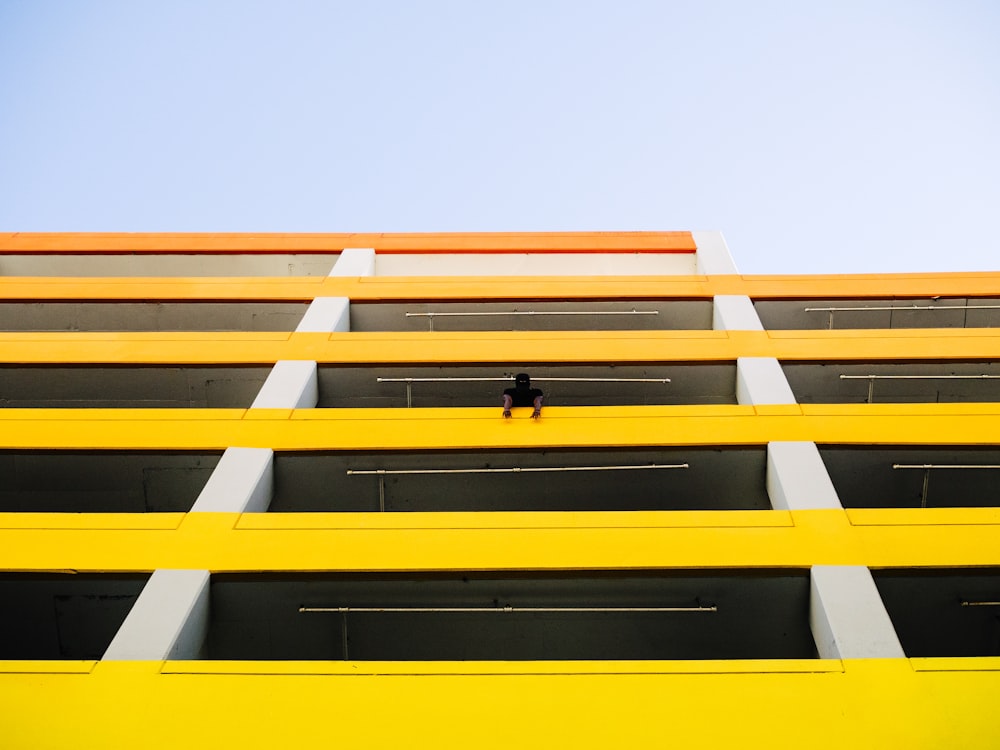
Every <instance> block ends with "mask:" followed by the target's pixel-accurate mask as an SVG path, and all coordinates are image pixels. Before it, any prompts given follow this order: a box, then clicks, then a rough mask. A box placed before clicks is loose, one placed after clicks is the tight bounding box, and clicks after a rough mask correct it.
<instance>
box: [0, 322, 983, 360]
mask: <svg viewBox="0 0 1000 750" xmlns="http://www.w3.org/2000/svg"><path fill="white" fill-rule="evenodd" d="M737 357H776V358H778V359H779V360H788V361H795V360H798V361H801V360H819V361H837V360H843V361H855V360H895V359H993V358H1000V334H998V333H997V331H995V330H993V329H985V328H970V329H957V330H956V329H914V330H893V331H887V330H866V331H770V332H764V331H545V332H543V331H518V332H462V333H444V332H419V333H401V332H382V333H330V334H327V333H290V332H289V333H284V332H273V333H269V332H264V333H260V332H258V333H250V332H231V333H224V332H223V333H220V332H209V333H204V332H171V333H159V332H157V333H132V332H94V333H83V332H81V333H70V332H0V362H8V363H17V364H56V363H65V364H71V363H92V364H93V363H116V364H191V365H194V364H273V363H274V362H277V361H278V360H281V359H310V360H316V361H318V362H324V363H344V364H353V363H386V364H403V363H405V364H419V363H432V364H439V363H445V362H447V363H451V362H456V363H457V362H465V363H475V362H497V361H502V362H523V363H530V362H546V363H559V362H577V363H584V362H594V363H602V362H616V363H627V362H715V361H734V360H735V359H736V358H737Z"/></svg>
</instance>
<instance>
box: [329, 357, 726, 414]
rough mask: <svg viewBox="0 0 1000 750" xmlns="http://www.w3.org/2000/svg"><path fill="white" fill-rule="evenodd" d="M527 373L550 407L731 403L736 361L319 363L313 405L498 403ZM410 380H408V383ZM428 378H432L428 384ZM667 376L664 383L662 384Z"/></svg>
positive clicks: (420, 405) (489, 404)
mask: <svg viewBox="0 0 1000 750" xmlns="http://www.w3.org/2000/svg"><path fill="white" fill-rule="evenodd" d="M518 372H527V373H528V374H529V375H530V376H531V380H532V386H533V387H535V388H540V389H541V390H542V391H544V393H545V404H546V405H549V406H620V405H626V404H627V405H633V404H634V405H645V404H735V403H736V363H735V362H718V363H710V364H693V363H685V362H671V363H654V364H593V365H591V364H580V365H577V364H520V365H516V366H515V365H510V364H477V365H464V364H461V365H449V366H435V365H424V366H406V367H400V366H391V365H375V364H372V365H359V366H354V365H325V364H324V365H320V366H319V406H320V407H357V408H371V407H383V408H405V407H408V406H412V407H415V408H418V407H448V406H462V407H472V406H496V407H498V408H499V406H500V404H501V402H502V399H501V395H502V394H503V391H504V389H505V388H513V387H514V375H516V374H517V373H518ZM407 381H408V382H407ZM428 381H430V382H428ZM663 381H669V382H663Z"/></svg>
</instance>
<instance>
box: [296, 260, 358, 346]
mask: <svg viewBox="0 0 1000 750" xmlns="http://www.w3.org/2000/svg"><path fill="white" fill-rule="evenodd" d="M374 275H375V250H374V249H372V248H370V247H363V248H361V247H354V248H345V249H344V250H343V251H342V252H341V253H340V257H339V258H337V262H336V263H334V264H333V268H332V269H331V270H330V276H374ZM350 330H351V301H350V300H349V299H348V298H347V297H316V298H315V299H314V300H313V301H312V304H311V305H309V309H308V310H306V314H305V315H304V316H303V317H302V320H301V321H299V325H298V327H297V328H296V329H295V332H296V333H346V332H347V331H350Z"/></svg>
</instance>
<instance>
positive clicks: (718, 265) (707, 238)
mask: <svg viewBox="0 0 1000 750" xmlns="http://www.w3.org/2000/svg"><path fill="white" fill-rule="evenodd" d="M691 237H692V238H693V239H694V244H695V246H696V247H697V248H698V249H697V251H696V254H695V271H696V272H697V273H700V274H705V275H713V274H719V275H733V274H736V273H738V271H737V270H736V264H735V263H734V262H733V256H732V254H731V253H730V252H729V246H728V245H726V239H725V238H724V237H723V236H722V232H691Z"/></svg>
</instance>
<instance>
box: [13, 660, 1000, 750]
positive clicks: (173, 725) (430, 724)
mask: <svg viewBox="0 0 1000 750" xmlns="http://www.w3.org/2000/svg"><path fill="white" fill-rule="evenodd" d="M579 664H580V663H579V662H569V663H567V664H566V665H565V666H564V669H566V672H565V673H554V674H549V673H545V672H544V671H539V672H533V671H531V669H530V667H529V668H528V669H527V670H526V671H524V672H513V673H510V674H497V673H488V674H448V673H443V674H433V673H416V674H413V673H410V674H405V673H402V674H401V673H396V672H395V670H387V672H388V673H386V674H372V673H371V670H370V668H366V667H365V666H364V665H360V669H359V670H358V673H352V672H351V671H350V667H351V666H355V665H354V664H352V665H348V669H347V670H344V671H339V672H338V673H336V674H315V673H295V672H294V669H295V668H296V665H295V664H292V665H290V668H291V669H292V670H293V671H291V672H287V673H283V672H282V665H280V664H278V665H262V666H261V673H259V674H247V673H240V672H231V673H226V672H222V673H212V674H197V673H162V672H161V671H160V663H158V662H154V663H147V662H118V663H115V662H102V663H100V664H98V665H97V667H96V668H95V669H94V671H93V673H91V674H87V675H73V674H14V673H8V674H0V704H2V705H3V707H4V710H3V711H2V712H0V737H3V738H4V739H3V743H4V746H5V747H10V748H29V747H30V748H34V749H39V750H46V749H49V748H51V749H56V748H59V749H60V750H61V749H62V748H67V747H100V748H130V749H131V748H135V747H139V746H141V747H143V748H150V749H151V750H156V749H157V748H171V749H173V748H177V747H185V748H222V747H227V748H228V747H248V748H258V747H313V746H317V745H320V746H322V745H326V744H330V743H331V742H334V741H335V744H337V745H338V746H343V747H411V746H413V745H414V744H415V742H417V741H419V739H420V738H433V739H432V740H429V741H431V742H432V744H433V745H434V746H435V747H448V748H451V747H461V748H468V747H470V746H475V747H477V748H504V749H507V748H510V747H511V746H512V745H516V746H518V747H546V748H549V747H556V748H563V747H574V748H590V747H662V746H665V745H669V746H671V747H765V746H766V747H769V748H802V747H810V748H844V747H851V748H892V747H906V748H935V749H936V748H945V747H949V748H950V747H955V748H958V747H961V748H995V747H997V746H998V745H1000V725H998V723H997V721H996V717H995V702H996V696H997V694H998V692H1000V672H997V671H987V670H982V671H917V670H915V669H913V668H912V666H911V664H910V662H909V660H906V659H884V660H883V659H873V660H853V661H852V660H847V661H844V662H843V669H842V671H840V670H835V671H825V670H824V671H819V672H815V673H810V672H799V671H795V670H793V671H788V672H783V671H770V669H771V667H772V665H773V664H774V663H773V662H772V663H768V664H762V665H760V666H758V667H757V668H758V669H760V670H761V671H750V672H743V673H736V672H731V671H725V670H720V671H718V672H705V673H702V672H699V671H697V670H691V671H685V670H680V671H676V672H671V671H664V672H652V673H650V672H646V671H642V670H640V671H634V670H631V669H630V668H629V665H628V664H625V665H623V666H622V671H621V672H617V673H616V672H614V671H598V672H592V671H590V670H588V669H587V668H586V667H585V666H584V667H581V670H580V672H573V671H572V670H573V669H574V668H575V667H577V666H578V665H579ZM673 664H675V663H673ZM818 664H819V665H820V668H821V669H823V668H824V667H823V666H822V665H823V664H824V663H823V662H818ZM469 666H470V667H472V668H476V667H477V666H478V665H477V664H474V663H472V664H470V665H469ZM618 666H620V665H618V664H616V663H610V664H607V665H604V667H603V668H604V669H605V670H614V668H615V667H618Z"/></svg>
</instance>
